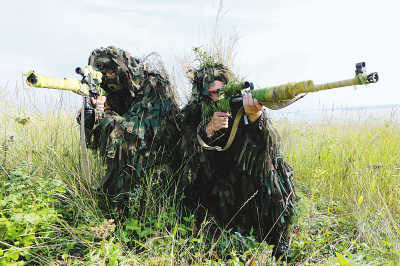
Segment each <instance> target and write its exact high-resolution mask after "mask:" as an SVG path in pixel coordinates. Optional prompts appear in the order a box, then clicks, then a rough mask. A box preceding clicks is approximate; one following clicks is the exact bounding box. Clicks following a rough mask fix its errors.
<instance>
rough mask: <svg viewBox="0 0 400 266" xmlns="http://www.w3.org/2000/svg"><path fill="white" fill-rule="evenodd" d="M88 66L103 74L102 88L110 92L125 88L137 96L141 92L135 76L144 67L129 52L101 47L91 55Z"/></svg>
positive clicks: (110, 47) (111, 47)
mask: <svg viewBox="0 0 400 266" xmlns="http://www.w3.org/2000/svg"><path fill="white" fill-rule="evenodd" d="M88 64H89V65H91V66H93V67H94V68H95V69H96V70H98V71H100V72H102V74H103V80H102V87H104V88H105V89H106V90H107V91H108V92H111V93H112V92H114V91H119V90H120V89H121V88H125V89H128V90H129V91H131V93H132V94H135V93H136V92H137V91H138V90H139V86H138V85H137V84H136V83H135V82H134V81H135V78H134V74H135V73H137V72H138V71H140V70H141V68H143V65H142V64H141V61H140V60H139V59H138V58H135V57H133V56H131V55H130V54H129V53H128V52H126V51H124V50H122V49H119V48H116V47H113V46H109V47H106V48H103V47H101V48H99V49H96V50H94V51H93V52H92V53H91V55H90V57H89V62H88ZM132 96H134V95H132Z"/></svg>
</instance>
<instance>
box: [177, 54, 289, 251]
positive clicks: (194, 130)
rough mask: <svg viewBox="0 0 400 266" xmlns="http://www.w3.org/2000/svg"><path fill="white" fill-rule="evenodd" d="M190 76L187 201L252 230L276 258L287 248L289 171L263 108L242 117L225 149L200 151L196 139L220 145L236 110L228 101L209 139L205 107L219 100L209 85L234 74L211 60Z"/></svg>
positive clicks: (240, 229) (243, 230)
mask: <svg viewBox="0 0 400 266" xmlns="http://www.w3.org/2000/svg"><path fill="white" fill-rule="evenodd" d="M190 75H191V76H190ZM189 77H190V78H191V80H192V84H193V87H192V98H191V100H190V102H189V103H188V104H187V105H186V106H185V107H184V108H183V110H182V113H183V116H184V118H183V126H182V131H183V132H182V135H183V139H182V145H183V146H182V149H184V150H185V154H184V155H185V158H186V160H187V167H186V168H187V172H188V180H187V183H188V184H187V186H186V189H185V195H186V197H187V200H186V202H187V203H186V205H187V206H189V207H190V206H192V207H193V206H196V202H197V201H199V202H200V205H202V206H204V207H205V209H206V210H207V211H208V214H209V215H211V216H213V217H214V218H215V219H216V221H217V222H218V224H219V225H220V226H221V227H225V226H226V225H228V224H229V227H228V228H231V229H233V230H234V231H238V232H240V233H245V234H246V233H247V234H249V233H250V232H252V233H253V234H254V236H255V237H256V239H257V240H258V241H263V240H266V241H267V242H268V243H270V244H274V245H275V250H274V255H275V256H276V257H279V256H280V255H282V254H283V252H284V251H285V250H286V246H285V245H286V244H285V240H284V238H285V233H286V231H287V227H288V225H289V223H290V220H291V217H292V214H293V213H294V210H295V209H294V205H293V200H294V197H295V192H294V186H293V182H292V177H293V171H292V168H291V167H290V166H289V165H288V164H287V163H286V162H285V160H284V159H283V157H282V153H281V151H280V147H279V136H278V134H277V132H276V131H275V129H274V128H273V127H272V125H271V121H270V119H269V118H268V115H267V112H266V110H265V108H264V109H263V111H262V114H261V116H260V117H259V118H258V120H256V121H255V122H253V123H249V124H248V125H245V124H244V122H243V119H242V120H241V122H240V124H239V127H238V130H237V134H236V137H235V139H234V141H233V143H232V145H231V147H230V148H229V149H228V150H226V151H223V152H219V151H215V150H206V149H204V147H202V146H201V145H200V144H199V141H198V137H200V138H201V139H202V140H203V141H204V142H205V143H206V144H208V145H210V146H220V147H224V145H225V143H226V142H227V139H228V137H229V133H230V131H231V129H232V122H233V120H234V118H235V114H236V112H237V111H238V108H237V106H233V105H232V106H231V113H232V118H231V119H229V128H227V129H221V130H218V131H216V132H215V133H214V135H212V136H211V137H208V136H207V133H206V131H205V125H206V124H207V123H208V122H209V121H210V119H211V115H212V114H210V113H209V109H210V106H212V105H215V104H218V103H217V102H213V101H212V100H211V98H210V97H209V96H208V87H209V85H210V84H211V83H212V82H213V81H214V80H220V81H223V82H224V83H225V84H226V83H227V82H228V81H229V80H231V79H233V77H232V73H231V72H230V71H229V70H228V69H227V68H226V67H224V66H223V65H222V64H219V63H215V62H212V61H211V62H206V63H204V62H203V63H202V64H201V65H200V67H199V68H197V69H195V70H192V72H191V73H189ZM199 213H201V211H199ZM203 214H204V213H203ZM199 216H200V217H201V216H202V214H199ZM201 218H202V217H201ZM201 218H200V219H201Z"/></svg>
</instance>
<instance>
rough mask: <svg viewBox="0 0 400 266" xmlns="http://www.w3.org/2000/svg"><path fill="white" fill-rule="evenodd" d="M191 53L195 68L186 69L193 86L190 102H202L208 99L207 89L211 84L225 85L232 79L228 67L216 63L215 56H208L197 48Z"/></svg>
mask: <svg viewBox="0 0 400 266" xmlns="http://www.w3.org/2000/svg"><path fill="white" fill-rule="evenodd" d="M193 52H194V54H195V59H194V62H195V64H197V66H195V67H193V66H190V67H188V69H187V76H188V78H189V79H190V80H191V82H192V84H193V87H192V100H204V99H206V98H208V95H209V94H208V87H209V86H210V85H211V84H212V82H214V81H215V80H220V81H222V82H224V83H225V84H226V83H228V81H230V80H232V79H233V78H234V77H233V74H232V72H231V70H230V69H229V68H228V67H226V66H225V65H224V64H223V63H222V62H218V60H217V59H216V58H217V56H213V55H210V54H209V53H208V52H206V51H204V50H202V49H201V48H199V47H195V48H193ZM193 98H194V99H193Z"/></svg>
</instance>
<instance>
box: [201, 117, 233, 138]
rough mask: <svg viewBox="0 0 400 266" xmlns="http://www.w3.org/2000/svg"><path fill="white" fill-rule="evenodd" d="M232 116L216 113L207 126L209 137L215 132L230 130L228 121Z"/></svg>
mask: <svg viewBox="0 0 400 266" xmlns="http://www.w3.org/2000/svg"><path fill="white" fill-rule="evenodd" d="M229 117H230V114H228V113H225V112H215V113H214V114H213V116H212V118H211V121H210V122H208V124H207V125H206V131H207V135H208V136H211V135H212V134H213V133H214V132H215V131H218V130H220V129H222V128H228V119H229Z"/></svg>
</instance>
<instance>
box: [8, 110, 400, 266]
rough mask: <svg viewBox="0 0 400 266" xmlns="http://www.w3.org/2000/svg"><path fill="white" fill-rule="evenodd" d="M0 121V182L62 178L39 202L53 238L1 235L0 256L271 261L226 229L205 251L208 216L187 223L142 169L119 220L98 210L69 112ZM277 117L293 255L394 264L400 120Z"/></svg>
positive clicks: (399, 210)
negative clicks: (51, 212)
mask: <svg viewBox="0 0 400 266" xmlns="http://www.w3.org/2000/svg"><path fill="white" fill-rule="evenodd" d="M0 121H1V123H0V136H1V137H0V143H1V151H0V178H1V180H2V181H1V182H3V184H5V183H7V182H11V181H10V180H12V176H13V174H12V173H14V172H15V170H16V169H20V168H21V167H23V168H24V169H25V170H26V171H25V172H26V173H27V175H28V176H29V178H33V176H36V177H35V178H37V179H39V178H41V179H52V180H58V181H60V182H61V183H62V189H60V190H57V191H53V192H51V191H50V192H49V193H51V195H53V197H55V198H56V199H57V201H56V203H55V205H54V203H53V205H51V204H50V205H48V208H49V209H52V208H53V209H55V210H56V211H57V213H58V214H59V218H58V220H57V222H53V224H51V226H50V228H52V229H51V230H50V229H49V232H48V233H49V234H48V237H49V238H52V239H51V240H46V242H40V241H41V240H40V239H41V238H40V236H41V234H39V233H38V232H36V235H37V239H36V241H37V242H36V244H31V245H30V246H28V247H24V246H21V244H20V243H16V242H12V241H10V240H8V241H4V240H2V242H0V250H2V251H1V252H0V258H1V256H2V255H1V254H2V253H4V254H5V252H6V251H12V250H21V249H23V250H29V252H30V254H33V255H34V254H36V255H35V256H36V257H35V256H33V257H32V256H31V257H30V259H27V257H25V258H23V257H19V258H18V259H17V260H18V261H23V260H25V261H30V262H36V263H40V264H47V263H67V264H87V263H89V264H90V263H99V264H107V263H108V264H110V263H111V265H113V263H114V264H116V263H120V264H153V265H158V264H182V263H189V264H192V263H202V264H203V263H212V261H214V262H218V261H219V263H228V264H240V263H244V262H245V261H248V260H250V259H251V258H253V257H254V258H256V259H255V261H256V262H257V263H260V262H265V263H271V264H273V263H274V262H273V260H272V259H271V249H270V248H269V247H268V246H266V245H261V246H260V245H259V244H258V243H256V242H255V241H253V240H252V239H251V238H247V237H246V236H240V235H237V234H235V233H234V232H230V233H229V232H228V233H225V234H224V235H223V237H222V238H221V239H220V240H219V242H218V245H217V247H216V249H215V251H216V252H212V253H210V252H209V251H210V248H211V246H213V244H214V243H215V241H216V240H217V238H218V237H219V235H216V236H212V234H211V231H210V228H211V227H210V225H211V224H212V221H211V220H206V221H204V223H203V226H202V228H196V229H194V228H193V225H194V224H193V221H194V220H193V219H194V217H193V216H192V215H190V214H188V213H184V212H182V211H181V208H180V200H179V197H178V196H177V195H179V191H176V190H175V191H174V189H172V190H171V189H169V190H168V191H167V190H166V189H163V187H162V186H163V182H160V180H158V178H159V177H158V176H157V175H152V174H151V173H150V172H149V173H148V175H147V176H146V177H144V178H143V184H142V185H140V186H139V187H138V188H137V189H136V190H135V195H136V198H135V200H134V201H133V202H132V203H131V206H130V209H129V210H128V213H127V216H126V218H125V219H122V220H121V219H118V216H117V214H116V213H115V212H114V210H112V209H104V208H100V207H99V206H102V205H103V204H102V202H101V201H102V197H99V195H98V192H96V191H94V190H93V189H92V185H93V183H90V184H89V183H88V182H87V181H85V180H83V179H82V177H81V169H80V152H79V145H80V144H79V128H78V125H77V124H76V122H75V119H74V117H73V116H72V115H70V114H66V113H63V112H49V113H46V114H42V115H40V114H34V113H30V114H25V115H21V114H18V113H15V114H10V113H4V114H2V116H1V117H0ZM276 124H277V127H278V130H279V132H280V133H281V136H282V145H283V150H284V153H285V157H286V159H287V160H288V162H289V163H290V164H291V165H292V166H293V168H294V170H295V184H296V188H297V191H298V192H299V195H300V198H301V199H300V200H299V203H298V215H297V219H296V220H295V221H294V224H293V226H292V228H291V234H290V245H291V249H292V251H293V253H294V258H295V259H294V261H295V262H296V263H297V264H311V263H318V264H319V263H328V264H334V263H356V264H360V263H361V264H364V263H367V264H369V263H384V264H385V263H395V262H396V261H398V259H399V255H400V253H399V250H400V231H399V228H400V227H399V223H400V207H399V202H400V187H399V186H400V185H399V184H400V126H399V125H398V124H397V123H396V122H395V121H391V120H388V121H383V122H382V123H374V124H370V123H368V121H365V122H360V121H358V122H347V123H335V122H332V121H331V122H329V123H322V122H320V123H296V124H293V123H290V122H288V121H286V122H284V121H278V122H277V123H276ZM89 161H90V169H91V180H94V181H96V180H99V179H100V178H101V177H102V175H103V174H104V164H103V162H102V161H101V159H100V158H99V157H98V156H97V155H96V154H92V153H89ZM29 173H33V174H29ZM29 178H28V180H29ZM35 184H36V183H35ZM0 192H1V193H2V195H1V198H0V199H2V198H3V199H4V198H5V197H6V196H5V195H9V194H7V191H6V190H0ZM31 194H32V193H31ZM35 197H36V198H37V197H39V195H36V196H35ZM15 204H17V203H15ZM139 213H140V215H139ZM7 215H9V214H5V213H3V214H2V216H3V217H8V216H7ZM112 218H113V220H112ZM9 219H11V218H9ZM10 221H11V220H10ZM1 228H2V227H1V226H0V233H4V232H3V231H4V229H1ZM1 230H3V231H1ZM42 230H43V229H42ZM50 231H54V232H56V233H55V234H50ZM207 239H208V240H207ZM52 247H57V248H58V249H57V248H52ZM26 252H28V251H26ZM9 254H11V253H9ZM21 254H22V253H21ZM24 254H25V253H24ZM39 255H40V256H42V258H44V259H41V260H39V259H38V256H39ZM10 256H11V255H10ZM9 260H10V261H13V260H12V258H11V259H10V258H9ZM17 260H15V261H17Z"/></svg>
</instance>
